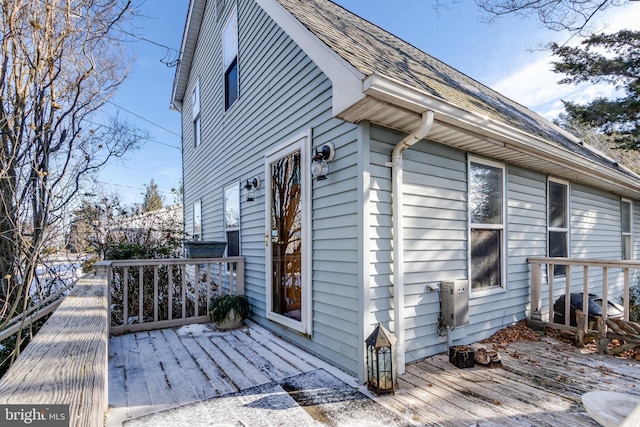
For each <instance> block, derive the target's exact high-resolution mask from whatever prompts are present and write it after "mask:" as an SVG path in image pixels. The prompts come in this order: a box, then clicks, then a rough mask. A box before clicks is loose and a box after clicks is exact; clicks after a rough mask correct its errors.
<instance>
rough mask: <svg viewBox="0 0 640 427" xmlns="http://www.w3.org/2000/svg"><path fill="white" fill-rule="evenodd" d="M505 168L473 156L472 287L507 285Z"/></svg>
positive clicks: (470, 160) (470, 167) (470, 210)
mask: <svg viewBox="0 0 640 427" xmlns="http://www.w3.org/2000/svg"><path fill="white" fill-rule="evenodd" d="M505 216H506V212H505V168H504V165H501V164H498V163H494V162H489V161H486V160H480V159H475V158H474V159H471V158H470V159H469V228H470V231H469V233H470V236H471V239H470V241H471V243H470V248H469V259H470V272H471V273H470V275H471V289H472V291H474V292H477V291H486V290H492V289H501V288H503V287H504V266H505V264H504V263H505V259H504V242H505V235H504V234H505Z"/></svg>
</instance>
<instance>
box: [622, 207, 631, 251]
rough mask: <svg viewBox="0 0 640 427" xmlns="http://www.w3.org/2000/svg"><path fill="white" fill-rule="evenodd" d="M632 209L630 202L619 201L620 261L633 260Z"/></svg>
mask: <svg viewBox="0 0 640 427" xmlns="http://www.w3.org/2000/svg"><path fill="white" fill-rule="evenodd" d="M632 218H633V207H632V205H631V201H630V200H625V199H622V200H621V201H620V224H621V228H622V259H633V253H632V251H631V241H632V239H631V236H632Z"/></svg>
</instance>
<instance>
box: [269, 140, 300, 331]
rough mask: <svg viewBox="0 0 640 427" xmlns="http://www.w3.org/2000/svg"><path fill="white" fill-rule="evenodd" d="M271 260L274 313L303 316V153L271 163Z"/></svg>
mask: <svg viewBox="0 0 640 427" xmlns="http://www.w3.org/2000/svg"><path fill="white" fill-rule="evenodd" d="M270 173H271V189H270V191H271V251H272V252H271V260H272V290H271V291H272V307H271V310H272V311H273V312H274V313H278V314H282V315H284V316H287V317H289V318H292V319H295V320H298V321H299V320H301V319H302V264H301V263H302V250H303V245H302V223H301V222H302V205H301V200H300V199H301V193H300V190H301V189H300V182H299V176H300V152H299V151H297V152H295V153H292V154H290V155H288V156H285V157H283V158H281V159H279V160H277V161H276V162H274V163H272V164H271V167H270Z"/></svg>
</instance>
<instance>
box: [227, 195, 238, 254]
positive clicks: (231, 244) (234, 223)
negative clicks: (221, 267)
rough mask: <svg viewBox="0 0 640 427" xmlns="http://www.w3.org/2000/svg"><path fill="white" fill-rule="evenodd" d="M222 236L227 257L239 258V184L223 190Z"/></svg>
mask: <svg viewBox="0 0 640 427" xmlns="http://www.w3.org/2000/svg"><path fill="white" fill-rule="evenodd" d="M224 234H225V239H226V241H227V256H228V257H234V256H240V184H238V183H235V184H231V185H229V186H227V187H225V189H224Z"/></svg>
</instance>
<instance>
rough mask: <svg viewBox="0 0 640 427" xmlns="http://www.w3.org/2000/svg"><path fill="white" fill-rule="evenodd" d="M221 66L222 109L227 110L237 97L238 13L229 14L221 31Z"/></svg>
mask: <svg viewBox="0 0 640 427" xmlns="http://www.w3.org/2000/svg"><path fill="white" fill-rule="evenodd" d="M222 68H223V73H224V109H225V111H226V110H228V109H229V108H230V107H231V106H232V105H233V103H234V102H236V100H237V99H238V86H239V79H238V13H237V9H234V10H233V11H232V12H231V16H230V17H229V20H228V21H227V23H226V25H225V26H224V30H223V32H222Z"/></svg>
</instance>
